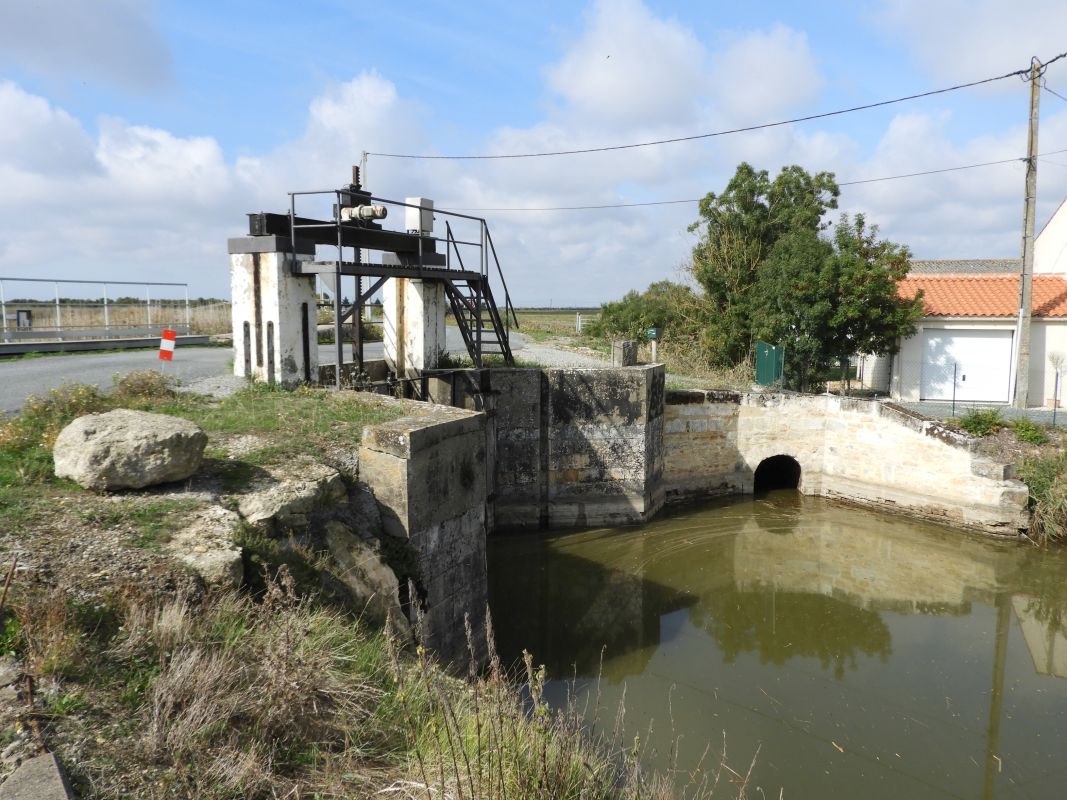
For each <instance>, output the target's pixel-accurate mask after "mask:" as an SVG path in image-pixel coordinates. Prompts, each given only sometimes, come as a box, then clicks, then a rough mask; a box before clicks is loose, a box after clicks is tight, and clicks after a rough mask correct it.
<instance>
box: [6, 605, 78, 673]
mask: <svg viewBox="0 0 1067 800" xmlns="http://www.w3.org/2000/svg"><path fill="white" fill-rule="evenodd" d="M14 612H15V616H16V617H17V618H18V625H19V631H18V650H19V651H20V652H21V653H22V655H23V658H24V659H25V664H26V667H25V668H26V671H27V672H28V673H29V674H31V675H35V676H40V675H56V676H71V675H76V674H78V673H79V672H80V670H81V668H82V667H83V666H84V652H83V649H82V639H81V631H80V629H79V628H78V625H77V619H76V617H75V615H74V613H73V611H72V609H71V603H70V600H69V598H68V596H67V594H66V593H65V592H63V591H62V590H59V589H56V590H54V591H52V592H49V593H47V594H46V593H42V592H31V593H29V594H28V595H27V596H26V597H25V598H23V600H22V602H20V603H18V604H16V605H15V606H14Z"/></svg>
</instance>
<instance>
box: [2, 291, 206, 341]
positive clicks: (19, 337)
mask: <svg viewBox="0 0 1067 800" xmlns="http://www.w3.org/2000/svg"><path fill="white" fill-rule="evenodd" d="M20 283H28V284H50V285H51V286H52V295H53V296H52V297H51V298H49V299H47V300H43V299H26V298H9V297H8V294H9V291H8V288H7V286H8V285H9V284H20ZM61 286H99V287H101V289H100V291H101V294H102V296H101V297H99V298H92V299H88V300H78V299H73V298H70V297H63V296H62V295H61V293H60V287H61ZM109 286H111V287H114V286H137V287H141V288H143V290H144V300H143V301H141V300H140V298H138V299H137V300H135V301H132V302H131V301H129V300H126V299H124V298H123V297H122V296H117V297H110V296H109V295H108V287H109ZM155 287H171V288H175V287H177V288H180V289H181V294H182V297H181V298H180V299H165V298H162V297H155V298H153V296H152V294H153V289H154V288H155ZM46 318H47V319H46ZM191 327H192V325H191V321H190V307H189V286H188V284H185V283H164V282H158V281H88V280H65V279H61V278H18V277H8V276H0V341H5V342H9V341H33V340H39V341H49V340H58V341H63V340H66V339H121V338H133V337H143V336H154V335H158V334H159V331H160V330H162V329H163V328H171V329H174V330H176V331H177V332H178V333H182V334H187V333H189V332H190V330H191Z"/></svg>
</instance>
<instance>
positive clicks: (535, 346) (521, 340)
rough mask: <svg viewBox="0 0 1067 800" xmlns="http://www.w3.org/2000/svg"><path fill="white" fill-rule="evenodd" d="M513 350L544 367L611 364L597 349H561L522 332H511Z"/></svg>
mask: <svg viewBox="0 0 1067 800" xmlns="http://www.w3.org/2000/svg"><path fill="white" fill-rule="evenodd" d="M511 352H512V355H514V356H515V358H516V359H517V360H519V361H529V362H532V363H534V364H540V365H541V366H542V367H579V368H581V367H610V366H611V360H610V359H609V358H608V357H607V356H605V355H602V354H600V353H597V352H596V351H595V350H582V351H575V350H561V349H560V348H558V347H553V346H552V345H551V344H549V343H547V342H545V343H538V342H535V341H533V339H531V338H530V337H528V336H523V335H522V334H521V333H512V334H511Z"/></svg>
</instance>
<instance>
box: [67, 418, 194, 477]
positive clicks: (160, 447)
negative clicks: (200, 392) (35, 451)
mask: <svg viewBox="0 0 1067 800" xmlns="http://www.w3.org/2000/svg"><path fill="white" fill-rule="evenodd" d="M206 444H207V434H205V433H204V432H203V431H202V430H201V429H200V426H198V425H196V424H195V423H193V422H189V421H188V420H185V419H180V418H178V417H171V416H168V415H166V414H153V413H150V412H148V411H131V410H129V409H125V408H120V409H116V410H115V411H108V412H107V413H106V414H89V415H87V416H84V417H78V419H76V420H74V421H73V422H72V423H70V424H69V425H68V426H67V427H65V428H64V429H63V430H62V431H61V432H60V434H59V436H58V437H57V438H56V443H55V446H54V447H53V448H52V455H53V457H54V459H55V470H56V475H57V476H58V477H60V478H70V479H71V480H73V481H75V482H77V483H78V484H80V485H81V486H84V487H85V488H86V489H97V490H101V489H103V490H108V489H140V488H143V487H145V486H152V485H154V484H157V483H169V482H171V481H180V480H184V479H185V478H188V477H189V476H190V475H192V474H193V473H194V472H196V471H197V469H199V467H200V462H201V460H202V459H203V456H204V446H205V445H206Z"/></svg>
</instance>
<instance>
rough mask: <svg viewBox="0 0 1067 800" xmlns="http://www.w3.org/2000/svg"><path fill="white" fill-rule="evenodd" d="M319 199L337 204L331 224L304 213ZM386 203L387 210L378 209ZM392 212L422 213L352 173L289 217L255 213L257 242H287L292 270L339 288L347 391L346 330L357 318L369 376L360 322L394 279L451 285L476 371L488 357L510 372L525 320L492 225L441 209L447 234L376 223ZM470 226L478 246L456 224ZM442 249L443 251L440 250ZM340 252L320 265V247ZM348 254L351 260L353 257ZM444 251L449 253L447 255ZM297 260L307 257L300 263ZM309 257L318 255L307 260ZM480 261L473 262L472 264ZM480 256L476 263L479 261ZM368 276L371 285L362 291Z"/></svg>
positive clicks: (337, 319) (308, 195)
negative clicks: (369, 255)
mask: <svg viewBox="0 0 1067 800" xmlns="http://www.w3.org/2000/svg"><path fill="white" fill-rule="evenodd" d="M316 197H317V198H319V202H320V203H321V202H322V201H323V200H324V199H331V198H332V200H333V203H332V205H333V211H332V215H331V216H332V218H331V219H318V218H314V217H304V216H299V215H298V214H297V204H298V202H307V201H308V200H314V199H315V198H316ZM375 204H380V205H375ZM390 206H393V207H397V208H417V209H420V210H421V209H422V208H423V207H422V206H415V205H411V204H409V203H402V202H400V201H398V200H389V199H387V198H381V197H374V196H373V195H372V194H371V193H370V192H368V191H366V190H364V189H363V187H362V186H361V185H360V180H359V168H358V167H353V169H352V183H350V184H348V185H347V186H343V187H341V188H340V189H327V190H321V191H306V192H290V193H289V213H288V214H272V213H264V212H260V213H257V214H249V215H248V218H249V219H248V233H249V235H250V236H274V237H278V239H282V238H284V239H287V240H288V244H289V248H290V251H291V253H292V265H293V266H292V269H293V272H294V274H297V275H319V276H320V277H321V278H323V279H324V281H325V283H326V284H327V286H328V287H329V288H331V290H332V294H333V301H334V302H333V306H334V307H333V311H334V342H335V345H336V347H337V370H336V385H337V388H340V386H341V364H342V363H343V361H344V359H343V353H344V340H345V336H344V327H345V324H346V323H347V322H348V321H349V320H351V331H352V335H351V339H350V341H351V342H352V346H353V355H354V357H355V360H356V363H357V365H358V368H359V371H360V372H362V371H363V338H362V334H361V329H360V320H362V318H363V306H364V304H365V303H366V302H367V301H368V300H369V299H370V298H371V297H372V296H373V295H374V293H375V292H377V291H378V289H380V288H381V286H382V285H383V284H384V283H385V281H386V280H388V279H389V278H417V279H420V280H430V281H440V282H441V283H442V284H444V289H445V294H446V296H447V298H448V301H449V305H450V307H451V310H452V316H453V318H454V319H455V322H456V326H457V327H458V328H459V331H460V334H461V335H462V337H463V342H464V344H465V345H466V347H467V352H468V353H469V354H470V357H471V360H472V361H473V362H474V364H475V366H477V367H481V366H482V365H483V362H484V358H485V356H488V355H499V356H501V357H502V358H503V360H504V362H505V363H506V364H508V365H509V366H512V365H514V357H513V356H512V353H511V346H510V343H509V333H510V330H511V325H512V324H514V325H515V327H516V328H517V327H518V325H519V322H518V318H517V317H516V315H515V308H514V306H513V305H512V303H511V296H510V294H509V293H508V288H507V283H506V282H505V281H504V273H503V270H502V269H501V267H500V260H499V259H498V257H497V254H496V247H495V246H494V245H493V239H492V236H491V235H490V233H489V226H488V224H487V223H486V221H485V219H483V218H481V217H473V216H469V215H467V214H459V213H456V212H454V211H444V210H441V209H434V210H433V213H434V214H435V215H441V216H444V217H447V218H448V219H446V221H445V236H444V238H440V237H437V236H430V235H426V234H425V233H423V232H421V231H403V232H402V231H394V230H386V229H383V227H382V226H381V225H380V224H379V223H378V222H376V221H375V220H376V219H381V218H384V217H385V216H386V213H385V212H384V211H381V210H380V209H381V208H382V207H385V208H386V209H387V208H388V207H390ZM453 220H456V221H458V222H460V223H462V224H464V225H465V226H466V227H468V228H472V227H476V228H477V240H476V241H475V240H472V239H460V238H457V237H456V236H455V235H454V234H453V227H452V224H451V223H452V221H453ZM439 245H440V246H441V250H439V249H438V246H439ZM318 246H324V247H332V248H335V249H336V258H333V259H325V260H323V259H320V258H319V257H318V255H317V247H318ZM463 249H465V250H466V252H467V254H468V261H470V262H471V263H470V265H469V266H468V264H467V263H465V262H464V259H463V254H462V250H463ZM346 250H347V251H348V257H347V258H346ZM361 250H367V251H372V250H373V251H380V252H382V253H383V256H382V261H381V263H369V259H368V261H367V262H364V261H363V258H362V256H361ZM442 251H443V252H442ZM298 254H301V255H303V256H305V258H304V259H300V258H298ZM307 254H315V255H314V256H313V259H314V260H307V259H306V255H307ZM472 256H474V258H472ZM475 258H476V259H477V264H475V263H473V262H474V260H475ZM494 271H495V273H496V278H497V279H498V280H499V285H500V288H501V289H502V290H503V293H504V303H503V315H501V310H500V308H499V307H498V306H497V303H496V299H495V297H494V295H493V288H492V285H491V281H490V277H491V275H492V273H493V272H494ZM347 276H354V277H355V279H356V291H355V296H354V301H353V302H351V303H350V304H348V305H347V306H345V305H343V303H342V299H343V292H342V290H341V285H342V278H343V277H347ZM363 278H368V279H370V285H369V288H367V289H366V290H365V291H364V289H363V280H362V279H363Z"/></svg>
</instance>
